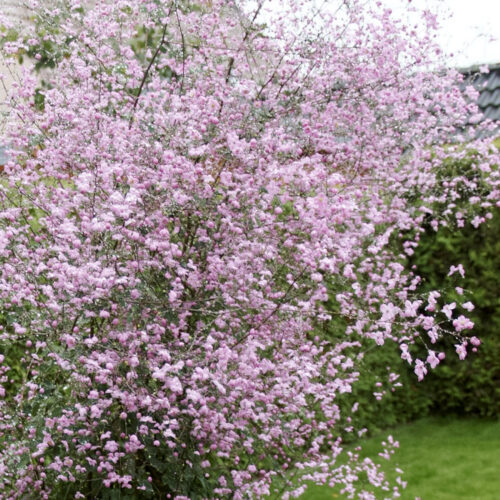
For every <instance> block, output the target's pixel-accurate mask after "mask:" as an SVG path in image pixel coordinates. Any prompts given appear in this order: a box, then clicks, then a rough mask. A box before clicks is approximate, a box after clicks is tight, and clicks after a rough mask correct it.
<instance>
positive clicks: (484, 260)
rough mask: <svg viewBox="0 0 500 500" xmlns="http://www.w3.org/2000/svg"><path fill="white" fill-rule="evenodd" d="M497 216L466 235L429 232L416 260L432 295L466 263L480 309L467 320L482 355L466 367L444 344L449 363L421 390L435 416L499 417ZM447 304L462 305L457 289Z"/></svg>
mask: <svg viewBox="0 0 500 500" xmlns="http://www.w3.org/2000/svg"><path fill="white" fill-rule="evenodd" d="M492 214H493V218H492V219H491V220H489V221H487V222H486V223H484V224H482V225H480V226H479V227H478V228H477V229H476V228H474V227H472V226H470V225H469V226H467V227H466V228H465V229H464V230H462V231H456V230H453V229H447V228H443V229H440V230H439V231H438V232H432V231H428V232H427V233H426V235H425V236H424V237H423V238H422V240H421V242H420V247H419V249H418V250H417V252H416V253H415V255H414V264H415V265H416V266H417V269H418V272H419V273H420V274H421V275H422V276H423V277H424V280H425V281H424V287H426V288H428V289H435V288H440V285H441V284H442V283H443V282H444V281H446V275H447V273H448V270H449V267H450V265H451V264H457V263H463V265H464V267H465V269H466V275H465V278H464V279H463V280H460V283H459V284H460V286H461V287H462V288H463V289H464V290H465V291H464V293H465V294H466V295H467V298H468V299H469V300H470V301H471V302H473V303H474V304H475V306H476V308H475V309H474V310H473V311H472V312H471V313H469V314H468V316H469V317H470V318H471V320H472V321H474V324H475V328H474V333H475V335H476V336H478V337H480V339H481V340H482V345H481V346H480V347H479V348H478V352H477V353H476V354H475V353H470V354H469V355H468V356H467V358H466V359H465V360H464V361H459V360H458V357H457V355H456V353H455V350H454V347H453V344H454V342H453V339H450V338H448V339H445V340H443V341H442V342H441V346H440V347H443V348H444V349H445V352H446V358H447V359H446V362H444V363H442V364H441V365H439V366H438V367H437V368H436V369H435V370H434V372H433V373H431V374H430V376H427V377H426V378H425V380H424V381H423V382H422V383H421V386H420V387H419V390H420V392H422V393H425V394H427V395H428V397H429V398H430V407H431V410H432V411H434V412H438V413H449V412H453V413H460V414H469V415H470V414H475V415H480V416H497V415H499V414H500V209H498V208H496V209H494V210H492ZM443 298H444V300H445V302H452V301H457V303H458V302H459V300H458V299H460V297H459V296H458V294H457V292H456V291H455V289H454V288H453V287H452V288H449V289H448V290H445V293H444V294H443ZM460 301H461V300H460Z"/></svg>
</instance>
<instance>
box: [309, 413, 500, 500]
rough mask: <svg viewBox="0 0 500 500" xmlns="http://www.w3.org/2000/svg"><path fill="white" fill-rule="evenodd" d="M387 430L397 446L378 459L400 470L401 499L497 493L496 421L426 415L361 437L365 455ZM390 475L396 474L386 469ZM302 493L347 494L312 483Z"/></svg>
mask: <svg viewBox="0 0 500 500" xmlns="http://www.w3.org/2000/svg"><path fill="white" fill-rule="evenodd" d="M388 434H392V436H393V437H394V438H395V439H397V440H398V441H399V443H400V445H401V447H400V448H399V449H398V450H397V451H396V453H395V454H394V455H393V457H392V459H391V461H390V462H387V461H384V460H382V459H381V460H380V461H379V463H382V464H384V465H383V467H385V469H387V470H388V471H390V470H391V467H392V469H394V467H395V466H396V465H399V467H401V468H402V469H403V470H404V475H403V479H404V480H405V481H407V482H408V486H407V487H406V489H405V490H403V491H402V496H401V499H402V500H406V499H415V497H419V498H421V499H422V500H499V499H500V421H496V422H495V421H490V420H481V419H466V420H465V419H464V420H462V419H452V418H450V419H437V418H432V419H424V420H421V421H418V422H416V423H413V424H408V425H405V426H402V427H399V428H397V429H393V430H392V431H391V432H386V433H384V434H382V435H381V436H380V437H378V438H373V439H370V440H367V441H364V442H363V443H362V444H363V449H364V453H363V455H365V456H369V457H376V456H377V454H378V452H379V451H380V441H381V440H382V439H383V438H385V437H386V436H387V435H388ZM388 477H394V474H392V475H391V474H390V472H389V474H388ZM300 498H301V499H303V500H334V499H337V500H341V499H344V498H346V497H344V496H343V495H340V494H339V492H338V490H333V489H331V488H328V487H319V486H316V485H311V486H310V488H308V490H307V492H306V493H305V494H304V495H302V496H301V497H300ZM380 498H383V496H381V497H380Z"/></svg>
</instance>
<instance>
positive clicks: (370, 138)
mask: <svg viewBox="0 0 500 500" xmlns="http://www.w3.org/2000/svg"><path fill="white" fill-rule="evenodd" d="M32 3H33V5H34V7H35V8H36V9H37V10H36V11H35V12H36V13H37V16H38V17H37V20H36V22H35V23H34V27H33V28H31V29H27V30H26V32H19V36H18V37H17V38H16V37H12V36H10V35H9V38H8V39H6V40H4V42H3V51H4V54H5V57H11V58H12V59H13V60H14V59H15V58H17V57H18V56H19V55H20V54H26V53H27V54H31V55H33V57H34V58H35V62H36V61H43V60H47V61H51V65H56V66H57V70H56V71H54V72H53V73H51V75H50V77H49V79H48V81H47V82H46V85H45V86H44V87H43V88H41V87H40V86H39V84H38V81H37V78H36V76H35V75H34V74H32V73H30V72H29V71H28V70H26V71H25V72H24V74H23V77H22V80H21V81H20V83H19V84H18V85H15V86H14V87H13V89H12V91H11V93H10V96H9V100H8V104H9V109H10V114H9V117H8V131H7V138H6V141H7V143H8V144H10V146H11V149H10V153H9V154H10V160H9V162H8V163H7V164H6V166H5V173H6V176H5V177H4V179H3V181H2V184H1V186H0V195H1V196H0V259H1V262H2V266H1V271H0V300H1V323H2V324H1V336H0V338H1V347H0V349H2V351H1V352H2V355H1V364H0V377H1V378H0V383H1V396H2V399H1V402H0V487H1V489H0V492H1V493H0V495H2V497H3V498H13V499H14V498H26V497H29V496H30V495H32V496H35V497H36V498H66V497H70V496H72V497H74V498H160V497H162V498H163V497H165V496H166V497H167V498H177V499H179V500H180V499H185V498H193V499H194V498H235V499H238V498H248V497H261V496H264V495H266V494H268V493H269V492H270V491H271V489H274V488H276V489H277V491H278V492H281V493H283V494H284V495H285V497H286V496H288V495H289V493H288V490H289V489H290V486H289V485H287V481H289V480H290V481H291V477H290V474H289V472H288V471H289V469H293V470H294V473H293V477H294V479H293V481H291V483H293V485H294V488H295V491H294V492H293V493H294V494H299V493H300V492H301V491H303V489H304V488H305V484H306V481H307V480H313V481H317V482H323V483H325V482H328V483H330V484H340V485H342V486H343V488H344V489H345V491H346V492H348V493H350V494H352V495H354V494H359V497H360V498H374V497H373V496H372V494H371V493H369V492H368V491H365V489H368V490H369V489H371V488H372V489H373V488H374V489H381V490H382V491H383V492H385V493H384V495H386V496H390V495H397V488H396V487H395V489H394V490H392V489H391V487H390V486H389V485H388V483H387V482H386V481H385V479H384V477H383V475H382V474H381V473H380V472H379V471H378V469H377V467H376V466H375V465H374V464H373V463H372V462H371V461H369V460H359V459H357V457H356V456H355V455H351V456H350V460H349V461H348V462H337V456H338V455H339V453H340V452H341V449H342V448H341V441H340V440H339V436H340V434H341V433H342V432H343V430H344V429H343V426H344V425H346V423H348V417H349V412H350V411H351V408H345V407H343V406H342V407H340V406H339V404H338V397H339V395H341V394H345V393H348V392H350V391H351V388H352V385H353V384H355V382H356V380H357V379H358V376H359V370H360V369H362V367H363V365H362V364H360V358H361V356H362V351H363V350H364V349H365V346H366V342H370V343H371V344H372V345H374V346H375V347H376V346H377V345H381V344H383V343H384V342H395V343H396V344H397V345H398V346H399V348H400V351H401V356H402V358H403V359H405V360H406V361H407V362H408V363H410V364H412V366H414V369H415V372H416V374H417V376H418V378H419V379H421V378H423V377H424V375H425V374H426V373H427V372H428V371H429V370H430V369H431V368H433V367H434V366H435V365H436V364H438V363H439V361H440V360H441V357H442V356H441V355H440V353H439V352H436V351H434V350H433V349H432V345H431V344H433V343H435V342H436V341H437V340H438V339H439V338H440V336H442V335H443V334H447V335H454V336H455V339H456V344H457V346H458V347H457V349H458V351H459V353H460V355H461V356H462V355H464V354H465V352H466V347H467V338H468V335H469V333H468V330H469V328H470V327H471V326H472V324H471V322H470V321H468V320H467V316H466V312H467V311H463V309H462V308H461V306H460V304H454V305H453V307H452V305H451V304H441V303H440V302H439V300H440V296H439V292H437V291H431V292H429V293H426V294H425V295H422V294H419V292H418V284H419V277H418V276H417V275H416V274H414V273H413V272H412V271H411V270H410V269H408V267H407V266H406V264H407V257H408V256H409V255H411V254H412V253H413V251H414V248H415V247H416V246H417V245H418V240H419V235H420V233H421V232H422V231H423V224H424V222H425V223H428V222H429V218H430V219H431V223H432V224H433V225H437V226H439V225H442V224H447V220H448V219H449V218H452V217H453V216H454V206H455V205H454V203H455V201H456V200H457V199H462V198H467V199H468V204H469V205H472V206H477V207H478V209H480V208H481V204H484V203H485V200H484V199H483V193H482V189H483V187H484V186H488V192H489V195H488V197H489V200H488V203H496V202H497V200H498V190H497V189H496V187H495V186H496V182H497V173H496V171H495V170H494V169H492V168H488V169H487V168H483V167H484V165H487V166H488V165H493V164H494V163H495V162H497V159H498V158H497V153H496V150H495V151H490V148H489V145H488V143H487V142H486V141H484V142H480V141H476V142H475V143H474V147H475V148H476V150H477V151H480V152H481V153H482V163H481V165H478V166H476V168H475V169H474V175H473V176H472V177H470V176H468V177H467V178H465V177H461V176H460V175H450V176H449V178H446V179H444V180H443V179H442V177H440V176H439V167H440V164H441V160H442V159H443V158H444V157H445V156H446V157H450V156H458V157H459V156H460V155H464V154H465V153H464V151H463V148H459V147H457V148H454V147H452V146H450V145H449V143H450V140H451V139H450V138H452V137H456V134H457V130H458V128H459V127H461V126H462V127H463V126H464V124H465V123H466V120H470V119H471V117H470V113H471V112H472V113H473V112H474V109H473V106H471V105H466V104H465V103H464V100H463V98H462V96H461V94H460V92H459V90H458V88H457V87H456V86H455V80H456V79H457V78H458V75H457V74H456V73H454V72H450V73H449V74H447V75H445V76H443V75H440V74H437V73H436V72H431V71H429V70H426V69H425V68H424V67H423V66H422V65H423V61H424V59H423V56H424V55H428V54H431V53H432V50H433V47H432V43H431V37H430V36H427V35H425V36H419V35H417V34H416V33H415V32H414V31H412V28H411V27H406V26H404V25H403V24H401V23H400V22H398V21H396V20H394V19H393V18H392V17H391V14H390V12H389V11H386V10H383V9H381V8H379V7H378V6H375V7H374V8H373V9H369V8H367V7H366V6H365V5H364V3H365V2H357V1H352V2H341V3H340V4H339V6H338V9H334V10H328V9H326V10H323V11H322V12H320V13H318V11H317V7H315V6H314V5H313V4H314V2H311V5H309V2H303V3H298V2H295V1H290V2H282V3H281V6H280V10H279V11H276V10H272V9H268V6H267V4H266V3H265V2H250V1H249V2H243V1H242V2H238V3H233V2H228V1H222V0H213V1H210V2H198V3H195V4H193V3H189V2H182V1H173V0H134V1H130V0H115V1H114V2H106V1H101V2H99V1H98V2H95V3H96V5H95V6H94V7H92V8H86V7H85V6H84V5H83V3H82V2H80V1H78V0H70V1H66V2H58V1H56V0H54V1H52V2H43V4H44V5H45V6H46V7H44V6H42V5H38V4H37V2H32ZM422 23H424V24H425V25H426V26H427V27H428V28H429V30H432V29H433V27H434V24H435V20H434V18H433V16H432V15H431V14H430V13H426V12H424V13H422ZM7 32H8V33H9V34H11V33H12V31H7ZM12 38H14V39H12ZM37 48H39V51H37ZM473 118H474V117H473ZM473 118H472V119H473ZM465 135H467V130H466V129H465ZM470 135H472V134H470ZM443 144H447V145H446V146H444V145H443ZM442 186H445V188H444V189H443V188H442ZM436 200H439V202H440V203H441V204H442V205H444V206H446V211H445V213H443V214H441V213H438V212H435V211H433V207H434V206H435V202H436ZM474 213H475V212H474ZM463 217H467V212H466V211H464V214H463ZM395 240H401V251H395V250H394V248H396V247H395V246H394V244H393V243H394V241H395ZM328 290H334V293H335V297H332V296H331V293H330V294H329V292H328ZM332 304H333V305H332ZM330 306H331V307H330ZM443 314H444V315H446V316H447V318H448V319H449V320H450V321H447V322H446V326H444V325H442V324H441V323H440V321H441V319H442V316H443ZM332 315H336V316H337V317H340V318H341V319H342V321H341V322H339V328H338V329H336V331H334V332H332V331H331V329H330V330H329V329H324V330H323V329H322V328H321V325H322V324H324V323H325V322H327V321H329V319H330V318H331V317H332ZM417 341H418V342H422V343H423V344H424V345H428V346H429V348H428V352H426V354H425V356H424V357H422V359H420V358H418V359H413V358H414V356H413V354H412V353H413V347H412V346H413V344H414V343H415V342H417ZM395 381H396V379H395V378H394V377H391V383H392V382H394V383H395ZM380 397H383V394H382V393H381V395H380ZM352 410H353V411H355V408H354V407H353V409H352ZM394 445H395V443H392V442H390V441H389V442H388V443H387V446H386V449H385V451H384V453H383V455H384V456H387V457H388V456H389V455H390V452H391V447H392V446H394ZM361 477H367V478H368V484H369V485H371V486H368V487H367V486H366V485H364V483H362V482H361V481H360V478H361ZM280 481H281V483H283V484H281V483H280Z"/></svg>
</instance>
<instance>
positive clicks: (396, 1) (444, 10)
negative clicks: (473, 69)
mask: <svg viewBox="0 0 500 500" xmlns="http://www.w3.org/2000/svg"><path fill="white" fill-rule="evenodd" d="M370 1H375V0H370ZM383 1H384V3H386V4H387V5H389V6H391V7H392V8H394V10H395V12H401V13H403V12H405V6H407V5H408V0H383ZM412 3H413V5H416V6H418V7H420V6H422V7H425V6H427V7H429V8H431V10H433V11H437V12H438V19H439V21H440V24H442V28H441V31H440V44H441V46H442V48H443V50H444V51H445V52H447V53H450V52H453V53H454V54H455V55H454V58H453V59H451V63H452V64H451V65H453V66H458V67H466V66H471V65H474V64H482V63H500V0H412ZM450 14H452V18H451V19H449V15H450Z"/></svg>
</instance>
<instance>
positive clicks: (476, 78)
mask: <svg viewBox="0 0 500 500" xmlns="http://www.w3.org/2000/svg"><path fill="white" fill-rule="evenodd" d="M488 68H489V73H482V72H481V71H480V68H479V66H473V67H472V68H466V69H462V70H460V72H461V73H462V74H463V75H464V76H465V80H464V83H465V84H472V85H473V86H474V88H475V89H476V90H477V91H478V92H479V99H478V101H477V104H478V106H479V109H480V110H481V112H482V113H483V115H484V117H485V118H489V119H491V120H494V121H500V64H492V65H489V66H488Z"/></svg>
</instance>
